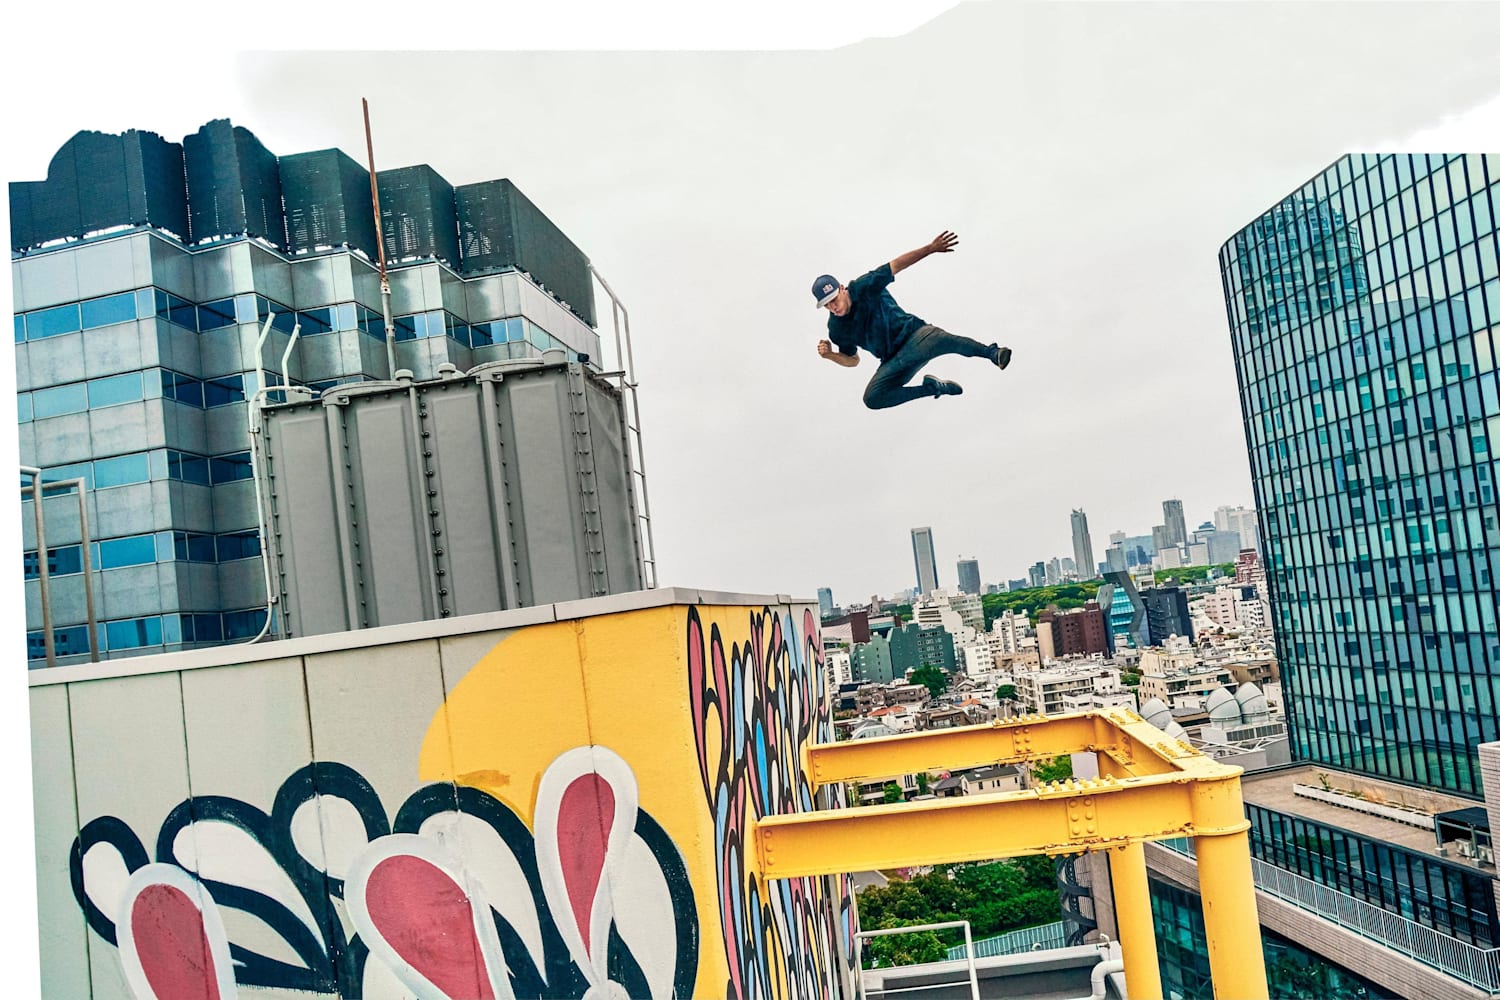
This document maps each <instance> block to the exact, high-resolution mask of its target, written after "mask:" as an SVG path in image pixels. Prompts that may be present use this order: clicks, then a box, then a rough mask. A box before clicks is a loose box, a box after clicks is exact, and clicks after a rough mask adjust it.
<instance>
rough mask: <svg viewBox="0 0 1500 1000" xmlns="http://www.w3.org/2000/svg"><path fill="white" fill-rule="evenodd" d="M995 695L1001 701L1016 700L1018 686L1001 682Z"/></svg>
mask: <svg viewBox="0 0 1500 1000" xmlns="http://www.w3.org/2000/svg"><path fill="white" fill-rule="evenodd" d="M995 697H996V698H999V699H1000V700H1001V701H1015V700H1016V686H1015V685H1014V684H1001V685H1000V686H999V687H998V688H996V689H995Z"/></svg>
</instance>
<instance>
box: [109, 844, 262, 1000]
mask: <svg viewBox="0 0 1500 1000" xmlns="http://www.w3.org/2000/svg"><path fill="white" fill-rule="evenodd" d="M117 937H118V940H119V945H120V961H121V964H122V965H123V966H124V970H125V982H126V984H127V985H128V986H129V987H130V992H131V993H132V994H133V995H134V996H135V997H136V1000H235V997H237V996H238V993H237V991H236V988H235V983H234V967H233V966H232V965H231V963H230V959H229V938H228V936H227V935H226V934H225V933H224V921H223V920H222V918H221V917H220V916H219V909H218V907H217V906H216V905H215V904H214V901H213V897H212V896H210V895H209V894H208V890H207V889H206V888H204V887H203V885H202V884H200V883H199V882H198V880H197V879H195V878H193V877H192V876H191V875H189V874H188V873H187V872H185V871H183V870H182V869H181V868H178V867H177V866H176V865H167V864H148V865H145V866H143V867H141V868H139V869H137V870H136V872H135V873H134V874H133V875H131V877H130V881H129V882H127V883H126V885H125V895H124V898H123V899H122V900H121V906H120V922H119V925H118V931H117Z"/></svg>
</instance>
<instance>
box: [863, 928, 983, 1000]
mask: <svg viewBox="0 0 1500 1000" xmlns="http://www.w3.org/2000/svg"><path fill="white" fill-rule="evenodd" d="M949 927H962V928H963V929H964V943H963V944H961V945H959V948H960V949H961V950H963V951H966V952H967V962H968V967H969V976H968V979H969V991H970V993H971V994H972V995H973V1000H979V972H978V970H977V969H975V967H974V936H973V934H972V932H971V931H970V930H969V922H968V921H967V920H949V921H946V922H944V923H940V924H915V925H913V926H911V927H891V928H887V929H886V930H880V931H860V932H859V933H857V934H855V935H854V967H855V969H857V970H861V973H862V971H863V968H864V943H865V938H872V937H886V936H888V935H891V934H919V933H921V932H922V931H941V930H947V929H948V928H949ZM905 968H909V966H906V967H905ZM958 982H959V981H958V980H953V981H950V982H944V983H928V984H926V985H923V986H903V987H900V988H898V989H890V990H867V989H865V985H864V977H863V975H862V974H861V975H860V980H859V984H860V989H859V992H860V995H861V996H863V997H871V996H886V995H888V994H892V993H915V992H918V991H920V990H935V989H946V988H947V987H949V986H956V985H958Z"/></svg>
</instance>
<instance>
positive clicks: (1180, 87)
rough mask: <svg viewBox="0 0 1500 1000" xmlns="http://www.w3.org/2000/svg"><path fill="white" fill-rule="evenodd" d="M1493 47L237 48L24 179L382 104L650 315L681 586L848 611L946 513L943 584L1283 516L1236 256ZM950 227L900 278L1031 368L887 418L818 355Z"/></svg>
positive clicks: (955, 374) (1148, 31)
mask: <svg viewBox="0 0 1500 1000" xmlns="http://www.w3.org/2000/svg"><path fill="white" fill-rule="evenodd" d="M943 6H944V5H942V4H938V5H935V8H936V9H939V10H941V8H942V7H943ZM1497 37H1500V8H1496V7H1495V6H1493V5H1477V4H1467V3H1465V4H1455V5H1442V4H1420V5H1418V4H1412V5H1405V4H1370V5H1350V4H1327V5H1291V4H1287V5H1270V4H1264V5H1262V4H1251V5H1243V4H1202V5H1137V4H1082V3H1080V4H999V3H967V4H961V5H958V6H957V7H954V8H952V9H949V10H946V11H944V12H941V13H939V14H938V15H937V16H936V17H935V18H934V19H932V20H931V21H929V22H928V23H926V24H923V25H921V26H919V27H917V28H915V30H911V31H909V32H908V33H906V34H904V35H901V36H900V37H895V38H876V39H867V40H864V41H858V42H855V43H853V44H849V45H846V46H844V47H841V48H838V49H835V50H833V51H779V52H776V51H772V52H753V53H747V52H724V51H718V52H697V53H693V52H652V53H643V52H614V53H602V52H582V53H561V52H549V53H525V52H506V53H495V52H488V53H454V52H442V53H435V52H427V53H417V52H405V53H384V54H379V55H371V54H368V53H350V52H341V53H333V52H295V53H285V52H283V53H259V54H241V55H238V56H232V55H229V54H226V57H225V59H224V60H223V61H222V63H221V64H220V65H218V66H217V67H216V68H215V70H214V72H213V74H212V78H211V79H209V80H206V81H205V86H204V87H203V88H193V89H192V90H191V91H190V92H183V93H173V94H170V95H168V94H165V93H163V92H162V89H161V88H160V87H159V86H158V87H157V89H156V91H155V92H156V94H157V97H151V96H150V93H151V92H150V91H148V90H146V89H145V88H141V92H140V93H136V94H129V93H127V94H125V95H116V96H115V97H113V98H112V99H111V100H110V101H108V102H106V104H105V105H104V106H103V107H102V108H101V107H100V106H98V105H97V104H96V105H93V106H91V107H89V108H88V109H87V111H85V109H84V108H80V107H64V108H61V109H47V110H53V111H54V113H51V114H47V115H45V116H44V117H43V118H39V122H40V121H45V125H44V126H42V127H40V128H38V129H35V130H34V134H33V135H32V136H28V137H27V139H28V141H29V142H30V144H31V147H30V149H29V150H27V151H26V153H25V154H23V158H22V159H21V161H20V163H19V165H18V167H17V169H19V170H20V171H21V172H20V173H19V174H13V176H22V177H26V176H29V177H40V176H42V174H43V172H44V170H45V163H46V160H47V158H48V157H50V155H51V154H52V152H54V151H55V150H56V148H57V146H58V145H59V144H60V143H61V142H62V141H63V140H64V139H65V138H66V137H67V136H68V135H70V134H71V133H72V132H73V131H75V130H76V129H80V128H85V127H95V128H100V129H105V130H110V131H115V130H119V129H121V128H124V127H128V126H135V127H139V128H142V129H150V130H155V131H158V132H161V133H162V134H163V135H165V136H167V137H168V138H170V139H174V140H175V139H180V138H181V136H182V135H183V134H184V133H186V132H188V131H191V130H193V129H195V128H196V127H197V126H198V125H200V124H202V122H204V121H206V120H208V119H209V118H211V117H222V116H228V117H230V118H231V119H232V120H233V121H234V122H235V123H236V124H238V125H243V126H245V127H247V128H249V129H250V130H251V131H253V132H255V134H256V135H257V136H259V138H260V139H261V140H262V141H263V142H264V143H265V144H266V145H267V146H268V147H269V148H270V149H271V150H272V151H273V152H276V153H283V154H285V153H293V152H300V151H304V150H309V149H318V148H324V147H328V146H338V147H340V148H342V149H344V150H346V151H348V152H350V153H351V155H354V156H355V157H356V158H357V159H359V160H360V161H363V159H364V156H363V139H362V135H361V131H360V128H361V120H360V114H359V98H360V97H361V96H365V97H368V98H369V99H370V102H371V106H372V118H373V122H374V128H375V137H376V152H377V164H378V166H380V167H382V168H385V167H394V166H400V165H405V164H410V163H418V162H426V163H430V164H431V165H432V166H433V167H434V168H436V169H437V170H438V171H439V172H440V173H441V174H443V175H444V176H445V177H446V178H447V179H448V180H449V181H450V182H452V183H454V184H462V183H468V182H472V181H477V180H483V179H487V178H491V177H500V176H505V177H510V178H511V179H513V180H514V181H515V182H516V183H517V184H518V185H519V186H520V187H521V188H522V190H524V191H525V192H526V193H527V194H528V195H530V197H531V198H532V199H533V200H534V201H535V202H536V203H537V204H538V205H539V206H540V207H541V208H542V209H543V211H545V212H546V213H547V214H548V215H549V216H550V217H551V218H552V219H553V220H554V221H555V222H557V223H558V224H559V225H560V226H561V227H562V228H563V230H564V231H565V232H567V233H568V234H569V235H570V236H571V237H572V238H573V240H574V241H575V242H576V243H577V244H578V245H579V246H580V247H582V248H583V250H584V251H585V253H587V254H588V255H589V256H590V258H591V259H592V260H593V262H594V263H595V265H596V266H597V267H599V269H600V270H601V272H602V273H603V274H604V275H605V276H606V277H607V279H608V280H609V281H610V283H611V285H612V286H613V287H614V288H615V289H616V290H617V291H618V292H619V293H620V295H621V296H622V298H623V299H624V301H625V302H626V304H627V306H628V308H629V309H630V313H631V317H632V327H633V331H634V340H635V358H636V363H637V372H638V376H639V380H640V384H641V410H642V417H643V424H644V430H645V440H646V457H647V468H648V472H649V475H650V489H651V503H652V510H653V513H654V515H655V521H654V523H655V534H656V543H657V550H658V551H657V555H658V560H659V567H660V580H661V582H662V583H667V584H680V585H690V586H705V587H714V588H722V589H730V590H740V591H748V592H791V593H794V594H798V595H804V596H805V595H810V594H812V593H813V591H814V590H815V589H816V588H817V587H818V586H820V585H828V586H831V587H833V589H834V594H835V597H836V598H838V599H839V600H843V601H850V600H855V599H860V598H863V597H867V596H869V595H870V594H872V593H881V594H886V593H890V592H893V591H895V590H898V589H901V588H905V587H908V586H911V585H912V583H913V582H914V581H913V568H912V556H911V544H910V534H909V532H910V529H911V528H912V527H914V526H917V525H930V526H932V528H933V531H934V536H935V541H936V549H937V555H938V572H939V577H940V579H941V580H942V581H943V582H944V583H953V582H956V580H955V577H956V573H955V570H954V564H955V561H956V560H957V559H958V558H959V557H961V556H976V557H977V558H978V559H979V562H980V569H981V573H982V575H983V577H984V579H985V580H986V581H998V580H1003V579H1006V578H1009V577H1016V576H1020V575H1022V573H1023V570H1024V568H1025V567H1026V566H1027V565H1029V564H1030V563H1031V562H1033V561H1035V560H1037V559H1047V558H1050V557H1052V556H1055V555H1071V551H1072V550H1071V541H1070V533H1069V518H1068V513H1069V510H1070V509H1071V508H1073V507H1082V508H1083V509H1084V510H1085V511H1086V512H1087V514H1088V518H1089V525H1090V528H1091V530H1092V534H1093V538H1094V542H1095V549H1096V552H1095V555H1096V557H1102V554H1103V550H1104V547H1105V545H1106V544H1107V540H1108V535H1109V532H1110V531H1112V530H1116V529H1122V530H1125V531H1127V532H1129V533H1132V534H1144V533H1149V531H1150V529H1151V526H1152V525H1153V524H1156V523H1159V522H1160V521H1161V520H1162V515H1161V501H1162V500H1163V499H1164V498H1167V497H1178V498H1181V499H1182V500H1183V502H1184V506H1185V511H1186V516H1187V520H1188V522H1189V526H1190V527H1191V526H1195V525H1197V524H1198V523H1199V522H1201V521H1204V520H1207V519H1209V518H1210V517H1211V516H1212V512H1213V509H1214V508H1215V507H1216V506H1218V505H1220V504H1245V505H1250V504H1252V503H1253V495H1252V492H1251V487H1250V483H1249V476H1248V465H1247V462H1246V457H1245V444H1244V436H1243V431H1242V425H1241V420H1240V413H1239V407H1238V403H1237V400H1236V386H1235V379H1234V371H1233V364H1232V358H1231V354H1230V349H1229V336H1228V331H1227V327H1226V324H1225V319H1224V312H1223V306H1222V299H1221V296H1220V285H1219V276H1218V267H1217V251H1218V248H1219V247H1220V245H1221V244H1222V243H1223V242H1224V241H1225V240H1226V239H1227V238H1229V237H1230V236H1231V235H1232V234H1233V233H1234V232H1235V231H1236V230H1237V229H1239V228H1240V227H1242V226H1243V225H1245V224H1246V223H1248V222H1249V221H1250V220H1251V219H1252V218H1253V217H1255V216H1256V215H1257V214H1259V213H1260V212H1261V211H1263V210H1264V209H1266V208H1267V207H1269V206H1270V205H1271V204H1272V203H1273V202H1275V201H1276V200H1277V199H1279V198H1280V197H1281V196H1282V195H1284V194H1286V193H1287V192H1289V191H1290V190H1292V189H1293V188H1295V187H1297V186H1299V185H1300V184H1301V183H1302V182H1304V181H1305V180H1306V179H1308V178H1309V177H1310V176H1311V175H1313V174H1314V173H1316V172H1318V171H1320V170H1321V169H1322V168H1324V167H1325V166H1327V165H1328V164H1329V163H1330V162H1331V161H1333V160H1334V159H1336V158H1337V157H1338V156H1340V155H1341V154H1342V153H1344V152H1346V151H1350V150H1368V149H1372V148H1376V147H1382V146H1388V145H1390V144H1392V143H1396V144H1400V143H1402V142H1403V141H1410V139H1411V137H1412V136H1413V135H1414V134H1417V133H1421V132H1422V131H1423V130H1426V129H1431V128H1432V127H1434V126H1436V125H1438V124H1439V123H1441V122H1442V120H1443V119H1444V117H1445V116H1453V115H1465V114H1472V113H1473V112H1474V109H1476V108H1480V107H1481V106H1484V105H1486V104H1487V103H1488V102H1490V101H1492V100H1493V99H1494V98H1495V97H1496V95H1497V94H1500V60H1496V59H1495V58H1494V52H1495V51H1496V40H1497ZM127 86H128V85H127ZM58 111H61V112H65V113H56V112H58ZM96 117H97V119H98V120H95V119H96ZM1495 146H1500V142H1496V143H1493V144H1492V147H1491V148H1494V147H1495ZM26 156H29V157H30V159H29V161H28V160H26V159H25V158H24V157H26ZM945 228H946V229H952V230H954V231H956V232H957V233H958V235H959V238H960V241H961V242H960V245H959V247H958V249H957V251H956V252H955V253H953V254H951V255H944V256H937V257H932V258H929V259H928V260H926V261H923V262H922V263H920V264H918V265H916V266H914V267H913V268H912V269H911V270H910V271H907V272H904V273H903V274H902V275H901V276H900V278H899V279H898V280H897V282H896V283H895V285H894V286H893V287H892V292H893V293H894V294H895V296H896V297H897V300H898V301H899V302H900V303H901V304H902V305H903V306H904V307H905V308H906V309H908V310H909V311H911V312H913V313H914V314H916V315H918V316H920V317H922V318H923V319H925V320H927V321H929V322H933V323H936V324H938V325H940V326H943V327H945V328H947V329H950V330H952V331H954V332H958V333H963V334H967V335H970V336H973V337H975V338H977V339H979V340H981V341H985V342H988V341H990V340H996V339H997V340H999V341H1000V342H1001V343H1002V344H1007V345H1009V346H1011V347H1012V348H1013V349H1014V352H1015V357H1014V361H1013V362H1012V364H1011V367H1010V368H1009V370H1007V371H1005V372H1003V373H1001V372H998V371H996V370H995V369H994V368H992V367H988V366H987V365H986V364H985V363H984V362H982V361H976V360H969V359H961V358H945V359H940V360H939V361H938V362H936V363H935V364H934V365H933V366H932V367H931V368H930V369H929V370H930V371H933V372H935V373H936V374H939V375H941V376H944V377H950V378H956V379H958V380H959V381H961V382H962V383H963V384H964V386H965V390H966V391H965V394H964V395H963V396H961V397H957V398H948V399H942V400H936V401H934V400H920V401H917V402H915V403H910V404H907V405H905V406H901V407H898V408H895V409H891V410H885V411H880V412H874V411H870V410H867V409H865V408H864V406H863V405H862V404H861V402H860V395H861V392H862V391H863V388H864V385H865V383H866V381H867V380H868V378H869V376H870V375H871V373H872V372H873V371H874V367H875V365H874V363H873V359H871V358H869V357H868V356H867V357H865V359H864V361H863V363H862V364H861V366H860V367H859V368H856V369H854V370H845V369H842V368H838V367H836V366H834V365H832V364H830V363H828V362H826V361H822V360H820V359H819V358H818V357H817V356H816V354H815V351H814V346H815V344H816V341H817V340H818V339H819V337H820V336H822V335H823V332H824V329H823V323H824V314H822V313H819V312H817V311H815V309H814V308H813V303H812V298H811V295H810V292H809V286H810V284H811V280H812V278H813V277H814V276H815V275H817V274H819V273H821V272H823V271H831V272H832V273H833V274H835V275H837V276H838V277H839V278H841V279H843V280H844V281H848V280H849V279H851V278H853V277H855V276H856V275H858V274H859V273H861V272H862V271H864V270H867V269H869V268H872V267H874V266H876V265H878V264H880V263H882V262H884V261H887V260H890V259H891V258H892V257H894V256H896V255H897V254H899V253H901V252H903V251H906V250H909V249H912V248H914V247H916V246H919V245H920V244H922V243H924V242H926V241H927V240H928V239H929V238H931V237H932V236H934V235H935V234H936V233H938V232H939V231H940V230H942V229H945ZM607 315H608V313H607V310H604V309H601V316H607Z"/></svg>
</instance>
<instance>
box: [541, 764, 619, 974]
mask: <svg viewBox="0 0 1500 1000" xmlns="http://www.w3.org/2000/svg"><path fill="white" fill-rule="evenodd" d="M638 794H639V793H638V791H637V789H636V783H635V775H634V774H633V773H632V772H631V770H630V766H629V765H628V764H626V763H625V761H624V760H623V759H621V757H620V756H619V755H618V754H616V753H614V752H613V751H611V750H607V749H605V748H604V747H600V746H585V747H576V748H575V749H572V750H569V751H567V752H566V753H564V754H562V755H560V756H559V757H558V758H557V759H556V760H554V761H553V762H552V764H551V766H550V767H548V768H547V770H546V772H545V773H544V774H543V775H542V780H541V782H540V784H539V785H538V787H537V802H536V863H537V873H538V875H539V876H540V878H541V882H542V892H543V894H544V895H545V896H546V899H547V905H548V907H549V908H551V910H552V912H553V914H554V915H555V916H556V917H557V929H558V931H559V933H560V934H561V935H562V939H563V941H564V943H566V944H567V946H568V951H569V953H570V954H571V955H572V957H573V961H574V962H575V963H577V965H578V968H579V970H580V971H582V972H583V974H584V976H585V977H586V978H587V979H588V981H589V987H590V989H589V993H588V994H586V996H587V997H594V996H608V995H610V994H612V993H616V992H618V993H620V994H621V995H623V990H619V989H618V984H613V983H610V981H609V928H610V924H611V923H613V921H614V888H615V887H614V886H613V885H612V884H611V882H612V881H613V880H614V878H616V877H618V876H619V875H620V874H622V873H621V872H620V869H622V868H623V867H624V865H625V863H626V860H627V859H626V848H627V846H628V844H629V841H630V837H631V833H632V831H633V830H634V828H635V817H636V810H637V799H638ZM564 914H569V915H571V916H572V917H573V919H572V920H571V921H568V920H566V919H563V915H564Z"/></svg>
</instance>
